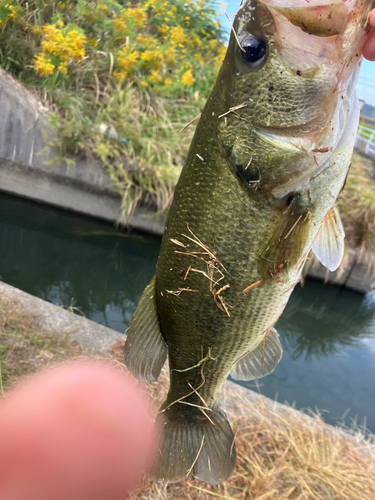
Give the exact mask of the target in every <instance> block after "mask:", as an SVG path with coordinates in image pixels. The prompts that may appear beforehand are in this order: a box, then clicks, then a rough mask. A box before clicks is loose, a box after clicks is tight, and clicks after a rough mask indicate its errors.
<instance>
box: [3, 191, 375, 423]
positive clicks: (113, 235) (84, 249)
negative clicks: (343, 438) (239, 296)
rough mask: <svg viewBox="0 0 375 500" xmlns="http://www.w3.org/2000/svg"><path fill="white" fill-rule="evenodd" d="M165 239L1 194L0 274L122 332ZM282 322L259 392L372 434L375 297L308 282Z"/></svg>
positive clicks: (299, 289)
mask: <svg viewBox="0 0 375 500" xmlns="http://www.w3.org/2000/svg"><path fill="white" fill-rule="evenodd" d="M160 241H161V240H160V238H158V237H155V236H150V235H146V234H141V233H138V232H136V231H132V232H130V233H129V232H127V231H119V230H116V229H115V228H114V227H113V226H112V225H111V224H107V223H105V222H101V221H97V220H94V219H89V218H85V217H82V216H79V215H76V214H72V213H69V212H65V211H61V210H57V209H54V208H52V207H48V206H44V205H40V204H36V203H34V202H31V201H27V200H23V199H21V198H15V197H12V196H8V195H6V194H3V193H0V279H1V280H2V281H4V282H6V283H9V284H10V285H13V286H15V287H17V288H20V289H21V290H24V291H26V292H28V293H30V294H32V295H36V296H38V297H41V298H42V299H44V300H47V301H49V302H52V303H54V304H61V305H64V306H72V307H74V308H76V309H75V310H76V312H77V313H82V314H84V315H85V316H86V317H87V318H89V319H92V320H93V321H97V322H98V323H101V324H103V325H106V326H108V327H110V328H113V329H115V330H118V331H120V332H124V331H125V329H126V328H127V326H128V325H129V321H130V319H131V316H132V314H133V312H134V309H135V307H136V304H137V302H138V300H139V297H140V296H141V293H142V291H143V289H144V287H145V286H146V285H147V284H148V282H149V281H150V279H151V278H152V276H153V274H154V271H155V265H156V260H157V255H158V251H159V246H160ZM276 328H277V330H278V332H279V334H280V337H281V343H282V346H283V349H284V355H283V357H282V360H281V362H280V363H279V365H278V367H277V369H276V370H275V372H274V373H272V374H271V375H269V376H268V377H265V378H264V379H261V380H260V381H259V383H258V384H257V385H255V384H254V383H247V384H246V383H245V384H244V385H248V386H249V387H250V388H252V389H253V390H259V391H260V392H261V393H262V394H264V395H266V396H268V397H270V398H272V399H274V398H277V399H278V401H280V402H288V403H289V404H292V403H295V406H296V408H298V409H305V408H311V409H312V410H314V411H315V410H316V409H319V410H324V412H323V417H324V419H325V420H326V421H327V422H329V423H333V424H334V423H337V422H341V418H342V417H343V416H345V423H346V425H348V426H350V425H351V423H352V422H353V421H356V422H357V424H359V425H366V426H367V428H368V429H369V430H371V431H372V432H375V293H370V294H367V295H366V296H363V295H360V294H357V293H355V292H351V291H348V290H344V289H341V288H339V287H333V286H328V285H327V286H325V285H323V284H322V283H320V282H316V281H312V280H307V281H306V283H305V286H304V287H303V288H302V287H300V286H298V287H297V288H296V290H295V291H294V293H293V294H292V297H291V299H290V301H289V303H288V305H287V307H286V309H285V312H284V314H283V316H282V317H281V319H280V320H279V322H278V324H277V325H276Z"/></svg>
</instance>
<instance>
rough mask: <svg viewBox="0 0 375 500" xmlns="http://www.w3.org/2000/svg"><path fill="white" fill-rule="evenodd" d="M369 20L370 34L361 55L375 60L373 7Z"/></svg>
mask: <svg viewBox="0 0 375 500" xmlns="http://www.w3.org/2000/svg"><path fill="white" fill-rule="evenodd" d="M369 21H370V24H371V26H372V29H373V31H372V35H371V37H370V39H369V41H368V42H367V43H366V46H365V48H364V50H363V56H364V58H365V59H368V60H369V61H375V9H374V10H373V11H372V12H371V14H370V16H369Z"/></svg>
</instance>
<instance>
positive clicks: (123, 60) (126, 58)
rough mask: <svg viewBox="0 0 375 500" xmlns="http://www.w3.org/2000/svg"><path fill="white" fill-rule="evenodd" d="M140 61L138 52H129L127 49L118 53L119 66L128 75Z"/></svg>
mask: <svg viewBox="0 0 375 500" xmlns="http://www.w3.org/2000/svg"><path fill="white" fill-rule="evenodd" d="M138 59H139V52H137V51H136V50H135V51H134V52H129V49H128V48H127V47H125V48H124V49H122V50H120V52H119V53H118V64H119V66H120V69H121V70H122V71H123V72H124V73H128V72H129V71H130V70H131V69H132V68H133V67H134V66H135V65H136V63H137V61H138Z"/></svg>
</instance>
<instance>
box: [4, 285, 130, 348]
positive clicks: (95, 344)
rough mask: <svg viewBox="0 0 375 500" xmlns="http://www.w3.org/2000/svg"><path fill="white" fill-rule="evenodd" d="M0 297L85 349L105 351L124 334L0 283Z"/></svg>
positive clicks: (48, 329)
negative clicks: (10, 301)
mask: <svg viewBox="0 0 375 500" xmlns="http://www.w3.org/2000/svg"><path fill="white" fill-rule="evenodd" d="M0 297H7V298H9V299H12V300H14V301H15V302H17V303H18V304H20V306H21V307H22V309H23V310H24V311H25V312H28V313H31V314H34V315H36V316H37V317H38V319H39V320H40V324H41V325H42V326H43V329H44V330H45V331H47V332H50V333H53V334H61V333H69V334H71V335H72V337H73V338H74V339H75V340H76V341H77V342H78V343H79V344H81V345H82V346H83V347H84V348H85V349H86V350H88V351H89V352H92V353H108V352H109V351H110V347H111V345H113V344H114V343H115V342H116V341H117V340H118V339H124V335H122V334H121V333H119V332H115V331H114V330H111V329H110V328H107V327H105V326H102V325H99V324H98V323H95V322H94V321H91V320H89V319H86V318H84V317H82V316H78V315H77V314H74V313H72V312H70V311H67V310H65V309H63V308H62V307H59V306H55V305H53V304H50V303H49V302H46V301H44V300H42V299H39V298H38V297H34V296H33V295H30V294H28V293H26V292H23V291H22V290H19V289H18V288H14V287H13V286H10V285H7V284H6V283H2V282H0Z"/></svg>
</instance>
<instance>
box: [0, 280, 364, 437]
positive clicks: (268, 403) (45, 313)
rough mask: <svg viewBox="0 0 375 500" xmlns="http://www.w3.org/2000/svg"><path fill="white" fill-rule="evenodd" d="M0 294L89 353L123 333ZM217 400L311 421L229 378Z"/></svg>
mask: <svg viewBox="0 0 375 500" xmlns="http://www.w3.org/2000/svg"><path fill="white" fill-rule="evenodd" d="M1 298H3V299H9V300H11V301H12V302H14V303H15V304H16V305H19V306H20V308H21V310H22V311H24V312H25V313H26V314H32V315H33V316H34V317H36V319H37V321H38V322H39V324H40V325H41V326H42V327H43V330H44V331H45V332H46V333H50V334H54V335H64V334H69V335H70V338H72V339H73V340H76V341H77V342H78V343H79V344H80V345H81V346H82V347H83V348H84V349H85V351H87V352H89V353H91V354H93V355H95V354H100V355H108V354H110V353H111V347H112V346H113V345H114V344H116V343H117V342H118V341H119V340H124V335H123V334H121V333H119V332H116V331H114V330H111V329H110V328H107V327H105V326H103V325H100V324H98V323H95V322H94V321H91V320H89V319H86V318H84V317H83V316H79V315H77V314H74V313H73V312H70V311H67V310H66V309H63V308H62V307H61V306H56V305H54V304H51V303H49V302H46V301H45V300H42V299H40V298H38V297H34V296H33V295H30V294H28V293H26V292H23V291H22V290H19V289H18V288H15V287H13V286H11V285H8V284H6V283H3V282H1V281H0V299H1ZM163 371H164V373H165V374H166V375H167V369H166V367H164V368H163ZM167 376H168V375H167ZM220 402H221V405H222V408H223V409H224V410H226V411H228V412H230V415H231V417H232V418H233V417H234V418H236V417H240V416H241V410H242V409H241V405H242V404H243V402H246V404H248V403H250V404H254V405H265V407H266V408H267V410H269V413H270V414H274V415H277V417H278V418H285V419H289V420H290V421H296V420H297V421H300V420H304V421H305V422H306V423H307V424H308V425H310V424H311V425H314V422H315V419H313V418H312V417H310V416H309V415H307V414H305V413H302V412H301V411H299V410H296V409H294V408H292V407H290V406H287V405H285V404H281V403H279V402H277V401H273V400H272V399H269V398H267V397H266V396H263V395H261V394H258V393H256V392H254V391H252V390H250V389H247V388H245V387H242V386H240V385H238V384H235V383H234V382H231V381H229V380H227V381H225V383H224V386H223V389H222V391H221V395H220ZM293 419H294V420H293ZM323 426H324V428H325V429H326V431H327V435H329V433H330V432H333V431H334V430H335V431H336V432H339V433H340V435H341V436H342V437H343V438H345V439H349V440H351V439H354V440H355V441H357V442H358V440H360V441H362V440H363V439H364V436H363V435H361V434H358V433H357V434H355V435H352V434H349V433H347V432H345V431H344V430H342V429H339V428H333V427H332V426H331V425H329V424H323Z"/></svg>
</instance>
